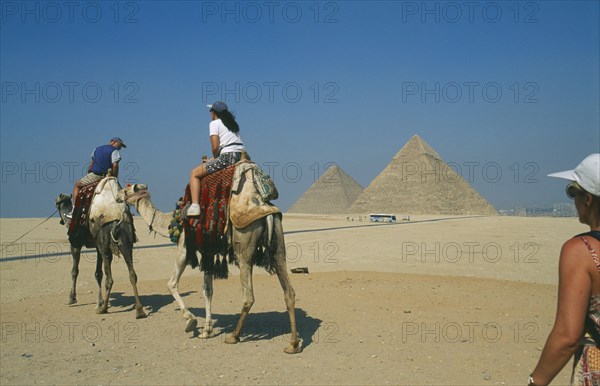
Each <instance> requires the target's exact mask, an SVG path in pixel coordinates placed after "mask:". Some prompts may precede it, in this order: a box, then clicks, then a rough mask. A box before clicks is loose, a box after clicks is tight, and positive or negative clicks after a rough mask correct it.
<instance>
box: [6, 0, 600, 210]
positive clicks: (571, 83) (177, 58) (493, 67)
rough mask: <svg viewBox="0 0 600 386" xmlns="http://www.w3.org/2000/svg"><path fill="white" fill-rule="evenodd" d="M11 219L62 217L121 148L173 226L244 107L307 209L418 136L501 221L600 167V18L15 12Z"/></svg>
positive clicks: (94, 9)
mask: <svg viewBox="0 0 600 386" xmlns="http://www.w3.org/2000/svg"><path fill="white" fill-rule="evenodd" d="M1 5H2V6H1V11H2V15H1V17H2V20H1V26H0V43H1V44H0V54H1V57H0V70H1V75H0V76H1V81H2V95H1V97H2V99H1V101H0V103H1V104H0V107H1V114H0V125H1V132H0V140H1V144H0V149H1V155H0V157H1V162H2V175H1V178H2V180H1V195H0V216H1V217H45V216H47V215H49V214H50V213H52V211H53V210H54V208H53V199H54V197H55V196H56V195H57V194H58V193H61V192H65V193H66V192H70V191H71V189H72V185H73V183H74V181H75V180H76V179H77V178H79V177H81V175H82V174H83V172H84V170H85V169H86V167H87V164H88V162H89V155H90V153H91V151H92V150H93V148H94V147H95V146H98V145H100V144H103V143H106V142H107V141H108V140H109V139H110V138H111V137H112V136H115V135H118V136H120V137H122V138H123V139H124V141H125V142H126V143H127V144H128V147H127V149H124V150H123V152H122V155H123V161H122V162H123V163H122V170H121V175H120V180H121V182H122V183H128V182H141V183H147V184H148V185H149V186H150V190H151V191H152V194H153V198H154V200H155V202H156V204H157V206H158V207H159V208H161V209H163V210H170V209H171V208H172V207H173V205H174V203H175V201H176V200H177V198H178V197H179V196H181V194H182V192H183V189H184V187H185V184H186V183H187V180H188V175H189V171H190V170H191V169H192V168H193V167H194V166H195V165H196V164H198V163H199V161H200V157H201V156H202V155H203V154H209V153H210V148H209V141H208V123H209V115H208V112H207V109H206V108H205V105H206V104H207V103H211V102H213V101H215V100H225V101H226V102H227V103H228V105H229V106H230V109H231V110H232V111H233V112H234V113H235V114H236V115H237V118H238V122H239V123H240V127H241V133H242V136H243V138H244V140H245V142H246V145H247V147H248V150H249V153H250V154H251V155H252V157H253V159H254V160H255V161H256V162H258V163H259V165H261V166H263V168H265V169H266V170H267V171H270V172H271V174H272V176H273V177H274V179H275V183H276V184H277V187H278V189H279V191H280V198H279V199H278V200H277V201H276V202H275V203H276V204H277V205H279V206H280V207H281V208H282V209H283V210H286V209H287V208H289V207H290V206H291V205H292V204H293V203H294V202H295V201H296V200H297V199H298V198H299V197H300V196H301V195H302V193H303V192H304V191H306V189H308V187H309V186H310V185H311V184H312V183H313V182H314V181H315V180H316V179H317V178H318V177H319V176H320V175H321V174H322V173H323V171H324V169H325V168H326V167H327V165H329V164H331V163H336V164H338V165H339V166H340V167H341V168H342V169H343V170H344V171H346V172H347V173H348V174H349V175H351V176H352V177H353V178H355V179H356V180H357V181H358V182H359V183H360V184H361V185H363V186H364V187H366V186H367V185H368V184H369V183H370V182H371V180H372V179H373V178H375V177H376V176H377V175H378V174H379V173H380V172H381V171H382V170H383V168H384V167H385V166H386V165H387V164H388V163H389V162H390V160H391V159H392V157H393V156H394V155H395V154H396V153H397V152H398V150H399V149H400V148H401V147H402V146H403V145H404V143H405V142H406V141H408V139H410V137H411V136H412V135H414V134H418V135H420V136H421V137H422V138H423V139H424V140H425V141H426V142H428V143H429V144H430V145H431V146H432V147H433V148H434V149H435V150H436V151H437V152H438V153H439V154H440V156H441V157H442V158H443V159H444V160H445V161H446V162H448V163H450V164H451V165H452V166H453V167H454V168H455V169H457V170H459V171H460V172H461V174H462V176H463V177H465V178H466V179H467V180H469V182H471V184H472V185H473V187H475V189H477V190H478V191H479V192H480V193H481V194H482V195H483V196H484V197H485V198H486V199H487V200H488V201H490V203H492V205H494V206H495V207H496V208H497V209H503V208H508V207H513V206H536V205H539V206H545V205H551V204H552V203H555V202H565V201H567V199H566V197H565V195H564V189H563V186H564V183H563V182H561V181H555V180H553V179H550V178H547V177H546V174H548V173H550V172H554V171H560V170H566V169H570V168H573V167H575V166H576V165H577V163H578V162H579V161H580V160H582V159H583V158H584V157H585V156H586V155H588V154H590V153H594V152H600V112H599V105H600V98H599V93H600V91H599V90H600V77H599V72H600V70H599V69H600V61H599V47H600V39H599V33H600V32H599V31H600V26H599V20H600V13H599V2H598V1H580V2H577V1H568V2H566V1H564V2H563V1H522V2H512V1H511V2H504V1H474V2H444V1H429V2H421V1H320V2H316V1H306V2H304V1H289V2H286V1H273V2H262V1H258V2H239V1H230V2H222V1H181V2H166V1H131V2H128V1H123V2H115V1H110V2H103V1H91V2H88V1H81V2H80V1H74V2H41V1H28V2H21V1H2V2H1Z"/></svg>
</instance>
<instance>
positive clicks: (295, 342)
mask: <svg viewBox="0 0 600 386" xmlns="http://www.w3.org/2000/svg"><path fill="white" fill-rule="evenodd" d="M274 220H275V221H274V227H273V241H272V242H274V243H275V245H276V247H277V249H276V252H275V259H276V265H275V269H276V272H277V277H278V278H279V283H280V284H281V288H282V289H283V296H284V298H285V305H286V307H287V311H288V314H289V316H290V333H291V337H290V345H289V346H288V347H286V348H285V350H284V351H285V352H286V353H288V354H296V353H299V352H302V347H301V345H300V339H299V337H298V329H297V326H296V311H295V307H296V293H295V292H294V288H292V282H291V281H290V277H289V275H288V270H287V262H286V258H285V241H284V238H283V228H282V226H281V217H279V216H275V218H274Z"/></svg>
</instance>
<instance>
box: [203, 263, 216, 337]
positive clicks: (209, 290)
mask: <svg viewBox="0 0 600 386" xmlns="http://www.w3.org/2000/svg"><path fill="white" fill-rule="evenodd" d="M212 296H213V277H212V275H211V274H208V273H204V311H205V312H206V318H205V319H204V328H203V329H202V335H200V337H201V338H208V337H210V336H211V334H212V327H213V321H212V314H211V303H212Z"/></svg>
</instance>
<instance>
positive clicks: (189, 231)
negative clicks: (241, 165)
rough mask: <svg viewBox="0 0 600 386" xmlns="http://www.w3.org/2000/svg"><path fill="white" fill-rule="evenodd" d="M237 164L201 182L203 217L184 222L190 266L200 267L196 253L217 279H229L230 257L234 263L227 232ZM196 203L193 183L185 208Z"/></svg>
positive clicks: (188, 219) (185, 201) (191, 218)
mask: <svg viewBox="0 0 600 386" xmlns="http://www.w3.org/2000/svg"><path fill="white" fill-rule="evenodd" d="M235 167H236V166H235V165H233V166H230V167H228V168H226V169H223V170H219V171H218V172H215V173H211V174H209V175H207V176H205V177H203V178H202V179H201V180H200V216H197V217H189V218H187V219H186V220H183V229H184V231H185V247H186V260H187V263H188V264H190V265H191V266H192V268H195V267H197V266H198V257H197V256H196V251H200V254H201V255H202V259H201V267H200V269H201V270H202V271H203V272H206V273H210V274H213V275H214V276H215V278H217V279H220V278H227V276H228V272H229V269H228V267H227V256H229V260H230V262H233V250H232V248H231V247H230V245H229V240H228V238H227V235H226V233H225V229H226V227H227V223H228V222H229V199H230V196H231V186H232V183H233V173H234V171H235ZM191 202H192V198H191V193H190V186H189V184H188V185H187V186H186V188H185V194H184V196H183V201H182V204H181V209H183V208H184V207H185V206H186V205H188V204H190V203H191Z"/></svg>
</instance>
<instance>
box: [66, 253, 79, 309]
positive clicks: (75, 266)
mask: <svg viewBox="0 0 600 386" xmlns="http://www.w3.org/2000/svg"><path fill="white" fill-rule="evenodd" d="M71 255H72V256H73V268H72V269H71V280H72V282H73V284H72V287H71V293H70V294H69V303H67V304H75V303H77V290H76V287H77V276H78V275H79V260H80V258H81V248H75V247H73V246H71Z"/></svg>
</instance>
